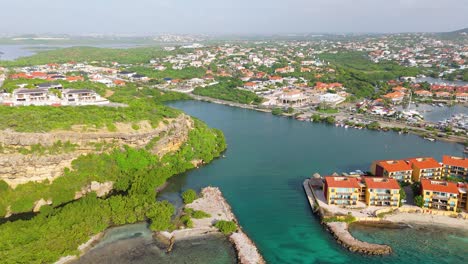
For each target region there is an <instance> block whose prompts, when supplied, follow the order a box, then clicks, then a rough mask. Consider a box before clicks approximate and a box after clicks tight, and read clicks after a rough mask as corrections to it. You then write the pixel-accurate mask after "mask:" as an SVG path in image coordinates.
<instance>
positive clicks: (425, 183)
mask: <svg viewBox="0 0 468 264" xmlns="http://www.w3.org/2000/svg"><path fill="white" fill-rule="evenodd" d="M458 193H459V190H458V187H457V184H456V183H453V182H447V181H436V180H429V179H421V194H422V197H423V201H424V207H425V208H429V209H437V210H445V211H453V212H456V211H457V205H458Z"/></svg>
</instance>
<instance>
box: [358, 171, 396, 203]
mask: <svg viewBox="0 0 468 264" xmlns="http://www.w3.org/2000/svg"><path fill="white" fill-rule="evenodd" d="M364 183H365V185H366V204H367V205H368V206H391V207H398V206H399V205H400V185H399V184H398V182H397V180H395V179H392V178H380V177H364Z"/></svg>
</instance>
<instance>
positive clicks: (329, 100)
mask: <svg viewBox="0 0 468 264" xmlns="http://www.w3.org/2000/svg"><path fill="white" fill-rule="evenodd" d="M319 100H320V102H323V103H326V104H330V105H338V104H340V103H342V102H344V101H345V100H346V98H344V97H342V96H339V95H337V94H332V93H326V94H321V95H320V96H319Z"/></svg>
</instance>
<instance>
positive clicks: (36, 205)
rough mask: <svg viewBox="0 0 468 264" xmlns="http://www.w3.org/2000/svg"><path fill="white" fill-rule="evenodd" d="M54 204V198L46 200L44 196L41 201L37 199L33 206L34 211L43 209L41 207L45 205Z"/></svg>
mask: <svg viewBox="0 0 468 264" xmlns="http://www.w3.org/2000/svg"><path fill="white" fill-rule="evenodd" d="M51 204H52V200H50V199H49V200H44V198H42V199H40V200H39V201H36V202H35V203H34V208H33V212H35V213H37V212H39V211H40V210H41V207H42V206H44V205H51Z"/></svg>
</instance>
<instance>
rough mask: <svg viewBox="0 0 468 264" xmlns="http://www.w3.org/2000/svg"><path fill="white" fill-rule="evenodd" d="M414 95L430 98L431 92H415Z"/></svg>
mask: <svg viewBox="0 0 468 264" xmlns="http://www.w3.org/2000/svg"><path fill="white" fill-rule="evenodd" d="M414 94H415V95H417V96H420V97H432V92H429V91H426V90H418V91H415V92H414Z"/></svg>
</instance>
